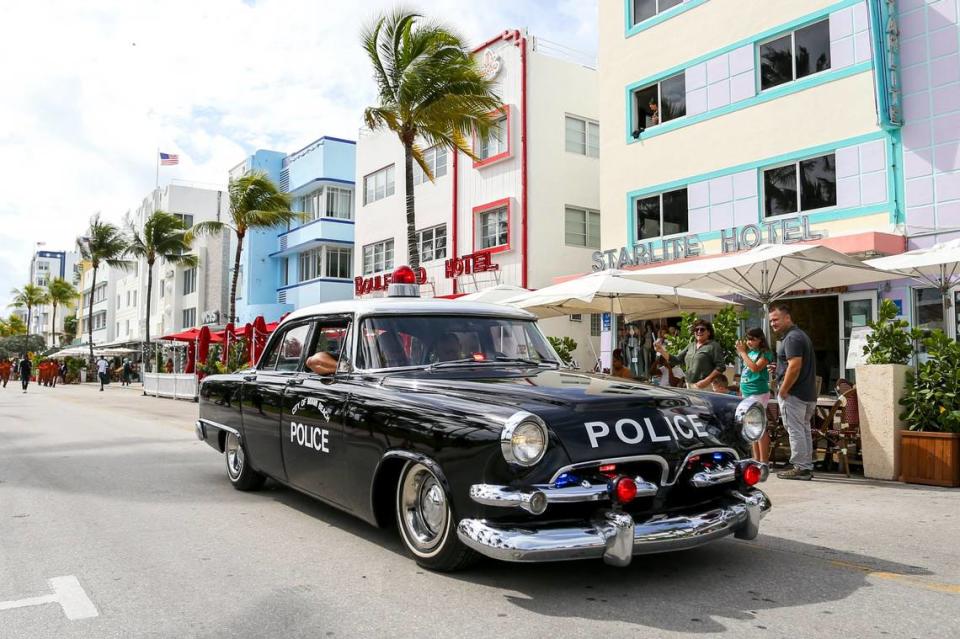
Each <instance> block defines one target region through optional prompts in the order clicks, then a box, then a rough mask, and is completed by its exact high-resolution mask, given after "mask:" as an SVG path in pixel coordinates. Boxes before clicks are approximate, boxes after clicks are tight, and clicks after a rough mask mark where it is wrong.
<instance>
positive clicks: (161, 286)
mask: <svg viewBox="0 0 960 639" xmlns="http://www.w3.org/2000/svg"><path fill="white" fill-rule="evenodd" d="M166 288H167V281H166V280H160V297H161V298H162V297H163V296H164V295H165V293H164V289H166Z"/></svg>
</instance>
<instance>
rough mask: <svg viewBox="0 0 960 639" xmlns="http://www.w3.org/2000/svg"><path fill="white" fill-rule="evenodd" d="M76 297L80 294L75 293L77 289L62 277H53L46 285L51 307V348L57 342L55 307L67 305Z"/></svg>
mask: <svg viewBox="0 0 960 639" xmlns="http://www.w3.org/2000/svg"><path fill="white" fill-rule="evenodd" d="M78 297H80V294H79V293H77V289H76V288H74V286H73V284H71V283H70V282H68V281H67V280H65V279H63V278H62V277H55V278H53V279H52V280H50V283H49V284H47V298H48V299H49V300H50V304H51V306H53V318H52V320H53V321H52V324H51V326H52V327H53V329H52V331H53V335H51V342H52V343H51V346H53V345H55V343H56V341H57V307H58V306H61V305H65V304H69V303H70V302H72V301H73V300H75V299H77V298H78Z"/></svg>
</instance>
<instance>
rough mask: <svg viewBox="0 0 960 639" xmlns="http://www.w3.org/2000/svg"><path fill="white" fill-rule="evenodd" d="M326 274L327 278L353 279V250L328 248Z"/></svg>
mask: <svg viewBox="0 0 960 639" xmlns="http://www.w3.org/2000/svg"><path fill="white" fill-rule="evenodd" d="M325 273H326V276H327V277H336V278H341V279H350V278H351V277H353V249H349V248H339V247H336V248H335V247H332V246H328V247H327V264H326V269H325Z"/></svg>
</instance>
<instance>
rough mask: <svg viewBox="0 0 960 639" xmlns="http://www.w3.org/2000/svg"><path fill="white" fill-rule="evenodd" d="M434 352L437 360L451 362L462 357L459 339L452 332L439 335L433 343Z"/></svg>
mask: <svg viewBox="0 0 960 639" xmlns="http://www.w3.org/2000/svg"><path fill="white" fill-rule="evenodd" d="M434 352H435V354H436V361H438V362H452V361H456V360H458V359H461V358H463V353H462V351H461V349H460V339H459V338H458V337H457V336H456V335H454V334H453V333H445V334H444V335H441V336H440V339H438V340H437V343H436V344H435V345H434Z"/></svg>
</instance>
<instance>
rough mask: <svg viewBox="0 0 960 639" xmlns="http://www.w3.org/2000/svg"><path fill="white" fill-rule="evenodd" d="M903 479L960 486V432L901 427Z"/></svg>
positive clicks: (901, 475)
mask: <svg viewBox="0 0 960 639" xmlns="http://www.w3.org/2000/svg"><path fill="white" fill-rule="evenodd" d="M900 481H905V482H907V483H909V484H926V485H928V486H950V487H956V486H960V433H925V432H920V431H912V430H903V431H900Z"/></svg>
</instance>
